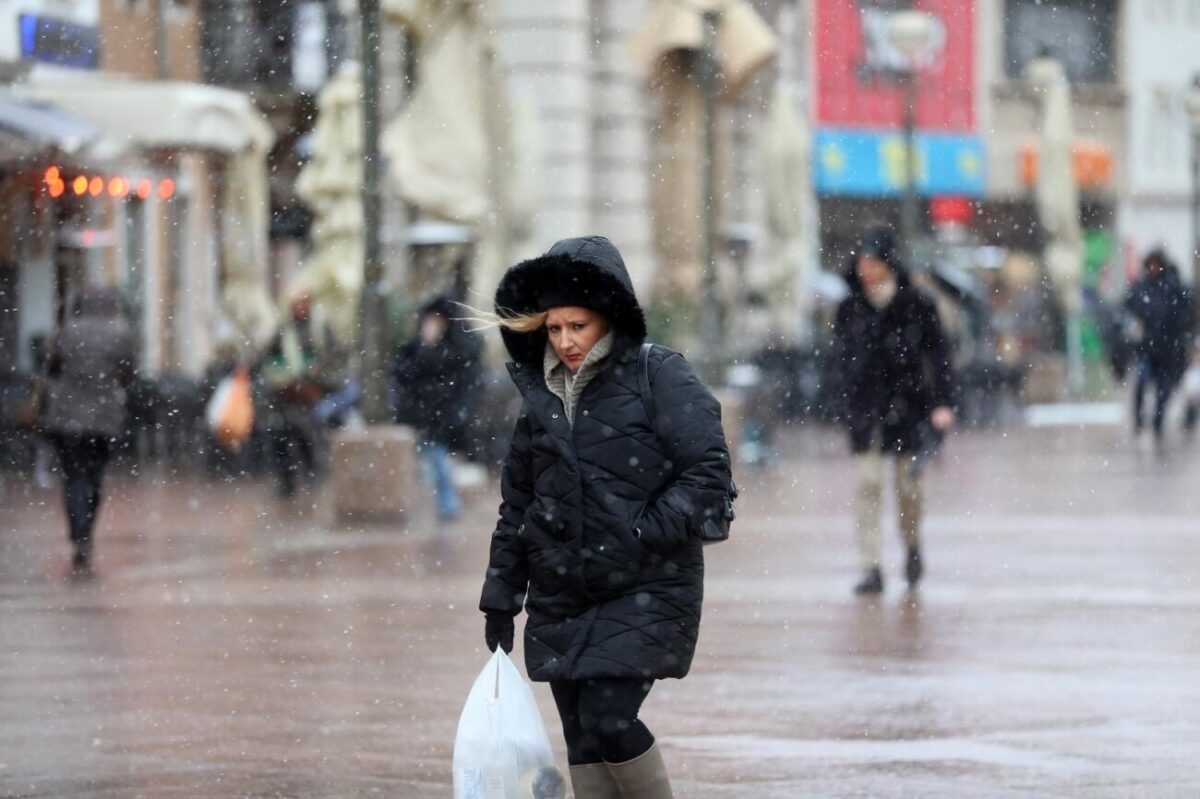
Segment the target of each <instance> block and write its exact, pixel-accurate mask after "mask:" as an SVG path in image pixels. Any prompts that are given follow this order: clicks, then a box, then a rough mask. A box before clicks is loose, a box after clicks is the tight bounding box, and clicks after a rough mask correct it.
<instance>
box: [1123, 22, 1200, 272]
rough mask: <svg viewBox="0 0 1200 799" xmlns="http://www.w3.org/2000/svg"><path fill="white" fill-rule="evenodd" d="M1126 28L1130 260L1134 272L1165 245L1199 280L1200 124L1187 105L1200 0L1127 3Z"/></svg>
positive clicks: (1197, 54) (1198, 58) (1198, 55)
mask: <svg viewBox="0 0 1200 799" xmlns="http://www.w3.org/2000/svg"><path fill="white" fill-rule="evenodd" d="M1121 29H1122V30H1123V31H1124V32H1125V43H1124V48H1125V52H1126V53H1127V56H1126V58H1125V59H1124V60H1123V64H1124V85H1125V87H1126V90H1127V104H1126V109H1127V125H1128V147H1127V150H1126V153H1127V155H1126V159H1125V161H1126V167H1127V173H1128V178H1127V181H1126V190H1125V192H1124V193H1123V198H1122V203H1121V206H1120V228H1121V230H1122V235H1123V238H1122V241H1123V243H1124V248H1125V251H1124V253H1123V254H1124V257H1125V261H1126V264H1127V267H1129V269H1130V271H1132V268H1133V265H1134V264H1135V263H1136V262H1137V261H1138V260H1140V256H1141V255H1144V254H1145V253H1146V252H1147V251H1148V250H1149V249H1151V248H1153V247H1158V246H1162V247H1165V248H1166V250H1167V252H1168V253H1169V254H1170V256H1171V257H1172V258H1174V259H1176V260H1177V261H1178V262H1179V264H1180V267H1181V270H1182V271H1183V273H1184V274H1185V275H1191V276H1193V277H1194V274H1195V273H1194V272H1193V269H1194V263H1195V262H1194V261H1193V259H1194V258H1195V257H1196V255H1197V254H1196V253H1194V246H1195V242H1196V237H1197V234H1198V233H1200V231H1197V229H1196V226H1197V220H1196V219H1194V218H1193V215H1192V205H1191V203H1192V197H1193V193H1194V192H1196V191H1197V187H1198V185H1200V183H1198V182H1200V175H1197V174H1195V172H1194V167H1193V165H1192V162H1191V159H1192V156H1193V153H1192V148H1193V147H1194V146H1197V145H1196V144H1194V143H1193V137H1194V136H1195V135H1196V130H1195V129H1194V128H1193V127H1192V126H1193V125H1195V124H1197V123H1196V121H1193V120H1191V119H1190V118H1189V113H1188V110H1187V106H1188V99H1189V97H1190V96H1191V95H1192V93H1193V92H1195V91H1196V89H1195V86H1196V81H1197V79H1198V78H1200V46H1198V45H1200V0H1152V1H1151V2H1138V3H1126V4H1125V8H1124V10H1123V16H1122V18H1121Z"/></svg>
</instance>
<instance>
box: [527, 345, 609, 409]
mask: <svg viewBox="0 0 1200 799" xmlns="http://www.w3.org/2000/svg"><path fill="white" fill-rule="evenodd" d="M612 348H613V334H612V331H611V330H610V331H609V332H607V333H605V334H604V337H603V338H601V339H600V340H599V341H597V342H596V343H595V344H594V345H592V348H591V350H589V351H588V354H587V356H586V357H585V358H584V359H583V363H581V364H580V365H579V371H578V372H576V373H575V374H571V370H570V369H568V368H567V366H566V364H564V363H563V362H562V361H560V360H559V359H558V354H557V353H555V352H554V347H553V345H551V344H550V342H548V341H547V342H546V353H545V355H544V356H543V357H542V370H543V372H544V373H545V375H546V388H548V389H550V391H551V393H553V394H554V395H555V396H556V397H558V398H559V399H560V400H562V404H563V411H564V412H565V413H566V414H567V424H568V425H570V426H571V427H575V407H576V406H577V405H578V404H579V396H580V395H581V394H583V390H584V388H586V387H587V384H588V383H590V382H592V378H593V377H595V376H596V375H598V374H599V373H600V369H601V368H602V367H603V366H604V359H605V358H607V357H608V356H609V355H611V354H612Z"/></svg>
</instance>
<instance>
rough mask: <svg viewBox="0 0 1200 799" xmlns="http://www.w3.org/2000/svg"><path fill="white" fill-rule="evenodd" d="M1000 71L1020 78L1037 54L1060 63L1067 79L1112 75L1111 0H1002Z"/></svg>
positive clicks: (1101, 79) (1103, 79) (1105, 79)
mask: <svg viewBox="0 0 1200 799" xmlns="http://www.w3.org/2000/svg"><path fill="white" fill-rule="evenodd" d="M1006 12H1007V15H1006V20H1005V30H1004V54H1005V74H1006V75H1007V76H1008V78H1010V79H1011V80H1020V79H1021V77H1022V75H1023V73H1024V70H1025V65H1026V64H1027V63H1029V61H1030V60H1031V59H1033V58H1036V57H1037V56H1039V55H1043V54H1047V55H1051V56H1053V57H1055V58H1057V59H1059V60H1060V61H1062V62H1063V66H1064V67H1065V68H1066V71H1067V77H1068V78H1070V80H1071V82H1072V83H1114V82H1115V81H1116V79H1117V59H1116V31H1117V20H1118V17H1117V0H1008V3H1007V6H1006Z"/></svg>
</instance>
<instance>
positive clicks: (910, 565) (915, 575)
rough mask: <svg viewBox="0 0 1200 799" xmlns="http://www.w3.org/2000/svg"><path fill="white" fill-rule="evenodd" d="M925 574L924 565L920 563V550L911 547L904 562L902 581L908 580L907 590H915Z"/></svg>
mask: <svg viewBox="0 0 1200 799" xmlns="http://www.w3.org/2000/svg"><path fill="white" fill-rule="evenodd" d="M923 574H925V564H924V563H922V562H921V550H919V549H917V548H916V547H913V548H912V549H910V550H908V559H907V560H905V562H904V579H906V580H908V587H909V588H916V587H917V583H919V582H921V575H923Z"/></svg>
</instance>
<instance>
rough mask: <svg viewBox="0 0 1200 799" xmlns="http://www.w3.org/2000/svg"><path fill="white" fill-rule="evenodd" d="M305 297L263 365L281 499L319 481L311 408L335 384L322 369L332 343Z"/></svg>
mask: <svg viewBox="0 0 1200 799" xmlns="http://www.w3.org/2000/svg"><path fill="white" fill-rule="evenodd" d="M311 311H312V303H311V301H310V299H309V298H308V297H306V296H305V297H300V298H298V299H296V300H295V301H294V302H293V303H292V306H291V312H290V314H289V317H288V321H287V323H286V324H284V325H283V326H282V327H281V328H280V330H279V332H278V333H277V334H276V336H275V339H274V340H273V341H272V343H271V347H270V348H269V349H268V351H267V353H266V355H265V356H264V358H263V359H262V361H261V372H262V379H263V383H264V384H265V387H266V390H267V429H268V431H269V433H270V437H271V450H272V456H273V460H274V463H275V470H276V474H277V476H278V480H279V484H278V490H279V494H280V496H282V497H284V498H287V497H291V496H292V495H293V494H295V493H296V489H297V488H298V483H299V482H301V481H303V482H304V484H305V485H312V484H313V483H315V482H316V479H317V436H318V435H319V430H318V426H317V422H316V419H315V415H314V409H315V408H316V406H317V404H318V403H319V402H320V401H321V399H322V398H323V397H324V396H325V395H326V393H327V392H328V389H329V385H330V384H331V383H332V382H336V381H335V380H334V378H333V376H332V375H331V374H330V373H329V371H328V369H327V368H326V364H329V363H331V362H333V361H334V360H337V359H336V358H332V357H330V355H329V353H330V351H331V350H332V339H331V336H330V335H329V334H328V332H327V331H323V330H321V329H319V328H318V326H317V325H316V324H314V322H313V319H312V312H311Z"/></svg>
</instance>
